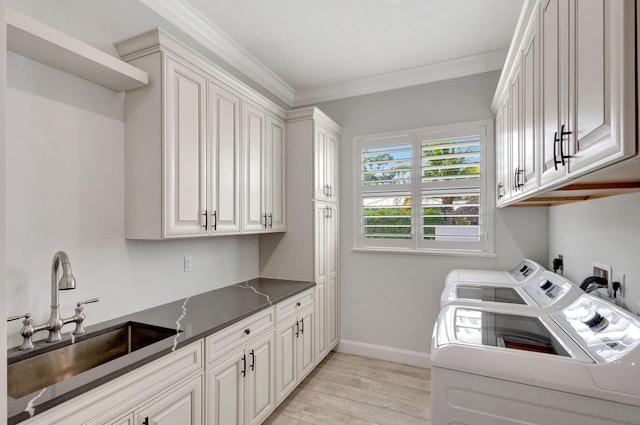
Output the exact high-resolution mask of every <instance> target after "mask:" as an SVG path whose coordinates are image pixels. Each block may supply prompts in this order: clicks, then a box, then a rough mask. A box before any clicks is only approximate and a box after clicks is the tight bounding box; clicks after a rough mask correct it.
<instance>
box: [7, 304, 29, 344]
mask: <svg viewBox="0 0 640 425" xmlns="http://www.w3.org/2000/svg"><path fill="white" fill-rule="evenodd" d="M22 318H24V320H23V321H22V329H20V335H21V336H22V345H20V347H18V350H29V349H31V348H33V342H31V336H33V334H34V330H33V319H32V318H31V313H26V314H24V315H22V316H11V317H7V322H12V321H14V320H19V319H22Z"/></svg>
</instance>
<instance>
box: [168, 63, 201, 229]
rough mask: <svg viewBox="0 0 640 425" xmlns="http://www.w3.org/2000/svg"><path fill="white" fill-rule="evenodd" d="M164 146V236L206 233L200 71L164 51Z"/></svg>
mask: <svg viewBox="0 0 640 425" xmlns="http://www.w3.org/2000/svg"><path fill="white" fill-rule="evenodd" d="M164 61H165V70H166V75H167V77H166V80H165V84H166V90H165V93H164V95H165V99H166V101H165V102H164V108H163V109H164V114H163V115H164V117H165V120H164V123H165V126H166V137H165V143H164V146H163V157H164V161H165V167H164V169H165V173H164V188H165V190H164V197H163V199H164V206H163V209H164V211H165V214H164V223H163V233H164V236H166V237H171V236H191V235H201V234H203V233H206V227H205V225H204V223H205V222H206V217H204V216H206V191H205V188H206V175H207V173H206V116H205V105H206V93H207V79H206V77H204V76H203V75H202V74H199V73H197V72H195V71H194V70H193V68H188V67H186V66H183V65H182V64H180V63H179V62H177V61H175V60H174V59H172V58H170V57H165V59H164Z"/></svg>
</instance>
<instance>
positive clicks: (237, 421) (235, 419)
mask: <svg viewBox="0 0 640 425" xmlns="http://www.w3.org/2000/svg"><path fill="white" fill-rule="evenodd" d="M247 370H248V363H247V358H246V356H245V352H244V347H243V348H241V349H239V350H236V351H234V352H233V353H231V354H229V355H228V356H226V357H224V358H223V359H222V360H220V361H218V362H217V363H215V364H214V365H212V366H211V367H210V368H209V369H208V370H207V372H206V376H207V392H206V394H207V400H206V403H205V405H206V412H207V425H244V409H245V404H244V402H245V401H244V400H245V381H246V374H247Z"/></svg>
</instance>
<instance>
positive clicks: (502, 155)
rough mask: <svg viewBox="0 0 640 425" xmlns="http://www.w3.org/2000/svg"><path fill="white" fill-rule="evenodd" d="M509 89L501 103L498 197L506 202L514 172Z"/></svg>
mask: <svg viewBox="0 0 640 425" xmlns="http://www.w3.org/2000/svg"><path fill="white" fill-rule="evenodd" d="M509 105H510V102H509V91H508V90H507V91H506V92H505V95H504V97H503V100H502V102H501V103H500V117H501V120H500V121H501V126H500V129H499V131H500V139H499V140H498V142H499V144H498V182H499V184H500V186H499V187H498V191H499V194H498V199H499V201H500V202H501V203H504V202H506V201H508V200H509V199H511V183H512V177H513V174H512V173H511V146H512V145H511V132H510V122H511V119H510V115H509V114H510V110H509Z"/></svg>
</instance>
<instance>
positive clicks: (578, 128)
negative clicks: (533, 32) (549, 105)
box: [568, 0, 636, 173]
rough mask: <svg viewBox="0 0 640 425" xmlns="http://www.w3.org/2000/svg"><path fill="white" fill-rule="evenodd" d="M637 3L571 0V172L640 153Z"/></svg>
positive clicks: (607, 0) (569, 111)
mask: <svg viewBox="0 0 640 425" xmlns="http://www.w3.org/2000/svg"><path fill="white" fill-rule="evenodd" d="M634 10H635V9H634V2H632V1H615V0H589V1H584V0H581V1H577V0H572V1H571V2H569V14H570V21H569V104H568V115H569V122H570V124H569V126H570V128H569V131H570V132H571V134H570V135H569V136H568V141H569V155H571V158H569V161H568V167H569V173H578V172H581V171H582V170H588V169H592V168H594V167H596V166H602V165H606V164H609V163H611V162H615V161H618V160H620V159H623V158H627V157H629V156H631V155H634V154H635V153H636V140H635V93H636V91H635V61H634V60H633V58H634V53H635V48H634V47H635V43H634V23H635V19H634V13H633V12H634Z"/></svg>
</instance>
